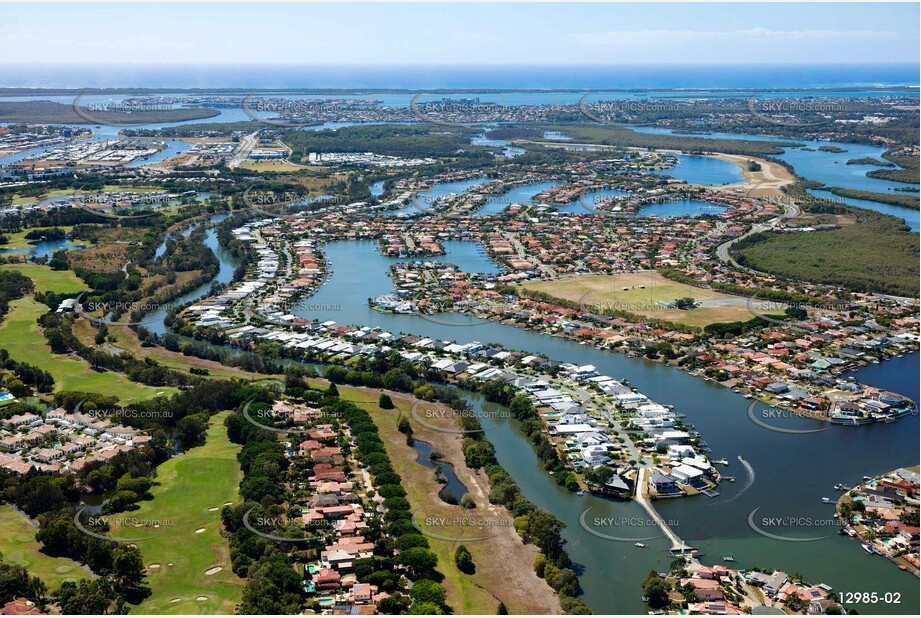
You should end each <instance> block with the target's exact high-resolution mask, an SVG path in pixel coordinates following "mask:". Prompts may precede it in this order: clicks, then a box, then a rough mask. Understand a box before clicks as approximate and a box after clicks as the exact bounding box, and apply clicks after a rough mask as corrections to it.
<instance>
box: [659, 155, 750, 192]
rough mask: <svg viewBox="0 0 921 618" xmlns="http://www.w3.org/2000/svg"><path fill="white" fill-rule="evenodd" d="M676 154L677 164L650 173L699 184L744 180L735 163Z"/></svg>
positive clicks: (714, 184) (723, 183)
mask: <svg viewBox="0 0 921 618" xmlns="http://www.w3.org/2000/svg"><path fill="white" fill-rule="evenodd" d="M676 156H677V157H678V165H676V166H675V167H673V168H670V169H667V170H656V171H654V172H652V173H653V174H657V175H659V176H670V177H672V178H677V179H679V180H683V181H685V182H687V183H689V184H699V185H713V186H718V185H730V184H732V183H735V182H742V181H743V180H744V178H743V177H742V170H741V169H740V168H739V166H738V165H736V164H735V163H730V162H729V161H721V160H720V159H714V158H711V157H701V156H696V155H684V154H682V155H676Z"/></svg>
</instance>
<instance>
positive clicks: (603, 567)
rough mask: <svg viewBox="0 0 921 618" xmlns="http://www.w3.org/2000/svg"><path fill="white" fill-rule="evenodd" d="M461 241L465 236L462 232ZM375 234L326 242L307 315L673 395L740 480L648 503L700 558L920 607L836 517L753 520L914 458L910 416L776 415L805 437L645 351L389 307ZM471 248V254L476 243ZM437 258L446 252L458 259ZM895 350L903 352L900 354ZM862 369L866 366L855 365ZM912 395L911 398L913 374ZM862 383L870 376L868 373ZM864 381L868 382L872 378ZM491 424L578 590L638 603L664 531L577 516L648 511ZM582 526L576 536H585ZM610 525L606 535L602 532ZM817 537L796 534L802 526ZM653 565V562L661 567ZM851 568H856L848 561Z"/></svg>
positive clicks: (811, 513)
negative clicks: (562, 546)
mask: <svg viewBox="0 0 921 618" xmlns="http://www.w3.org/2000/svg"><path fill="white" fill-rule="evenodd" d="M465 244H467V243H465ZM375 247H376V245H375V243H373V242H372V241H340V242H333V243H330V244H328V245H326V246H325V247H324V252H325V254H326V256H327V259H328V261H329V264H330V267H331V270H332V274H331V276H330V278H329V279H328V280H327V282H326V284H325V285H324V286H323V287H322V288H320V290H319V291H318V292H317V293H316V294H314V295H313V296H312V297H311V303H313V304H315V305H317V306H321V307H322V306H338V307H339V310H338V311H330V312H325V313H322V314H321V313H314V312H301V313H300V315H301V317H306V318H319V319H323V320H335V321H336V322H338V323H340V324H361V325H368V326H380V327H381V328H383V329H384V330H387V331H390V332H393V333H406V334H415V335H425V336H431V337H437V338H439V339H448V340H455V341H458V342H462V343H463V342H470V341H480V342H484V343H486V342H489V343H498V344H501V345H503V346H505V347H507V348H510V349H517V350H527V351H529V352H533V353H538V354H543V355H546V356H547V357H549V358H552V359H554V360H557V361H561V362H570V363H578V364H592V365H595V366H596V367H597V368H598V370H599V371H600V372H602V373H604V374H607V375H610V376H612V377H614V378H617V379H626V380H628V381H629V382H630V383H631V384H633V385H635V386H636V387H638V388H639V390H640V391H641V392H643V393H645V394H646V395H648V396H649V397H651V398H652V399H654V400H655V401H657V402H659V403H661V404H669V405H673V406H675V409H676V410H677V411H678V412H681V413H684V414H686V415H687V418H686V419H685V420H686V422H689V423H693V424H694V425H695V426H696V428H697V429H698V430H699V431H700V432H701V433H702V435H703V438H704V439H705V440H706V441H707V442H708V443H709V445H710V446H711V448H712V449H713V457H714V458H716V459H719V458H726V459H727V460H729V461H730V465H729V467H728V469H727V470H728V472H727V473H728V474H730V475H734V476H736V477H737V482H736V483H724V484H723V485H722V486H721V488H720V494H721V495H720V496H718V497H716V498H706V497H704V496H696V497H693V498H685V499H680V500H671V501H660V502H658V503H657V505H656V508H657V509H658V510H659V512H660V513H661V514H662V516H663V517H664V518H665V519H666V520H669V521H670V522H673V523H674V525H673V529H674V530H676V532H677V533H678V534H679V535H681V536H682V538H684V540H685V541H687V542H689V543H690V544H691V545H695V546H699V547H700V548H701V550H702V551H703V553H704V556H703V560H704V562H706V563H713V562H720V561H721V558H722V557H723V556H724V555H729V554H732V555H733V556H734V558H735V563H734V564H733V565H732V566H735V567H754V566H772V567H776V568H778V569H782V570H785V571H787V572H790V573H793V572H799V573H802V574H803V575H804V576H805V577H806V578H807V579H808V580H809V581H813V582H816V583H818V582H824V583H827V584H829V585H831V586H832V587H833V588H834V589H835V590H837V591H842V590H846V591H854V592H858V591H876V592H879V593H885V592H899V593H901V599H902V605H901V606H900V607H894V606H885V605H881V604H877V605H875V606H860V607H859V608H858V609H859V611H861V612H862V613H885V612H893V611H898V610H904V609H905V608H912V609H914V608H917V606H918V598H919V596H918V589H917V579H915V578H914V577H913V576H911V575H910V574H907V573H904V572H901V571H899V570H898V569H897V568H896V567H895V566H894V565H892V564H891V563H889V562H888V561H886V560H884V559H882V558H879V557H877V556H870V555H868V554H866V553H865V552H863V550H862V549H861V548H860V545H859V544H857V543H855V542H854V541H852V540H850V539H847V538H845V537H841V536H839V535H837V534H835V532H836V527H834V526H829V525H825V526H822V527H821V528H818V527H812V526H811V527H810V528H809V529H804V528H803V527H800V528H792V529H786V528H784V529H782V530H780V529H772V530H770V532H772V533H774V534H778V535H783V536H789V537H792V538H794V539H796V540H793V541H788V542H783V541H777V540H774V539H771V538H767V537H765V536H762V535H761V534H759V533H758V532H756V531H755V530H753V529H752V527H750V526H749V523H748V519H749V515H750V514H751V513H752V511H755V509H759V510H758V511H756V515H757V518H758V519H759V520H760V518H762V517H772V518H773V517H783V518H787V519H796V520H803V519H804V518H809V519H810V520H811V521H816V522H819V521H826V520H829V519H831V516H832V513H833V511H834V508H833V506H831V505H826V504H823V503H822V501H821V498H822V497H826V496H832V495H835V494H834V490H833V486H834V485H835V484H836V483H839V482H841V483H845V484H849V485H852V484H854V483H855V482H857V481H859V480H860V479H861V478H862V477H863V475H865V474H868V475H876V474H880V473H883V472H887V471H889V470H892V469H894V468H898V467H902V466H910V465H917V463H918V441H917V434H918V430H919V424H918V417H917V416H909V417H906V418H904V419H902V420H901V421H899V422H896V423H891V424H879V425H872V426H868V427H860V428H846V427H839V426H828V425H822V424H820V423H818V422H816V421H810V420H805V419H788V420H785V421H783V423H784V424H783V427H784V428H791V427H792V428H796V427H799V426H802V427H804V428H818V429H823V428H827V430H826V431H821V432H818V433H809V434H787V433H782V432H775V431H771V430H768V429H764V428H762V427H760V426H758V425H755V424H754V423H753V422H752V421H751V420H750V418H749V415H748V408H749V405H750V404H751V402H750V401H749V400H746V399H744V398H743V397H742V395H740V394H736V393H733V392H732V391H731V390H730V389H727V388H725V387H722V386H720V385H717V384H714V383H712V382H706V381H704V380H702V379H701V378H698V377H695V376H691V375H688V374H687V373H685V372H683V371H681V370H678V369H675V368H671V367H666V366H664V365H661V364H659V363H654V362H651V361H647V360H644V359H638V358H628V357H626V356H624V355H621V354H616V353H611V352H608V351H603V350H597V349H595V348H594V347H592V346H588V345H579V344H578V343H576V342H574V341H570V340H567V339H562V338H559V337H551V336H548V335H544V334H540V333H536V332H531V331H525V330H522V329H519V328H516V327H514V326H510V325H506V324H499V323H494V322H487V323H483V322H482V321H481V320H477V319H476V318H471V317H469V316H463V315H455V316H452V319H453V320H456V323H446V322H447V320H444V319H439V321H438V322H434V321H432V320H431V319H426V318H427V316H418V315H396V314H384V313H380V312H377V311H374V310H372V309H371V308H370V307H368V304H367V299H368V298H369V297H374V296H377V295H380V294H385V293H387V292H390V291H391V287H392V284H391V281H390V280H389V279H388V278H387V277H383V276H381V275H382V274H384V273H386V272H387V269H388V267H389V265H390V264H392V263H393V262H395V261H398V260H395V259H390V258H386V257H383V256H381V255H380V254H378V253H377V252H376V251H375ZM471 255H472V254H471ZM476 255H477V257H478V258H479V266H477V265H476V264H474V265H470V264H468V265H467V266H466V268H467V269H469V270H467V272H485V271H487V269H489V268H491V267H492V263H491V261H490V260H489V258H488V257H486V256H485V255H482V254H476ZM440 259H445V260H447V261H451V259H452V256H451V254H450V253H449V254H448V256H446V257H444V258H440ZM899 361H901V362H899ZM870 367H871V368H868V369H865V370H863V371H869V372H870V374H869V375H870V377H871V378H873V377H874V373H873V371H874V369H875V368H876V367H886V368H887V369H888V371H889V372H891V373H893V374H894V375H892V376H891V377H890V379H891V380H892V381H893V383H903V384H905V385H910V384H911V382H910V380H909V378H908V376H909V375H910V374H911V373H912V372H914V374H915V375H917V373H918V370H919V369H918V355H917V354H915V355H911V356H907V357H904V358H903V359H896V360H894V361H890V362H888V363H885V364H884V365H879V366H875V365H871V366H870ZM858 375H860V376H861V377H862V375H863V373H859V374H858ZM914 380H915V381H914V386H913V387H912V388H913V389H914V395H912V394H910V393H905V394H906V395H908V396H910V397H912V399H915V400H918V395H917V378H914ZM868 381H869V379H868ZM871 383H872V382H871ZM512 424H513V422H509V423H508V424H506V425H505V427H507V429H506V431H504V432H502V431H500V430H501V428H502V427H503V425H499V426H498V427H497V428H496V429H495V430H494V431H490V432H489V437H490V438H491V439H493V440H494V442H496V448H497V456H498V457H499V460H500V462H501V463H502V464H503V466H507V467H508V469H509V471H510V472H511V473H512V474H513V476H514V477H515V479H516V480H517V481H518V483H519V484H520V485H521V487H522V492H523V493H524V495H525V496H527V497H528V498H529V499H530V500H532V501H534V502H535V503H536V504H538V505H539V506H542V507H544V508H547V509H548V510H549V511H551V512H552V513H554V514H555V515H557V516H558V517H560V518H561V519H563V520H564V521H565V522H566V524H567V529H566V537H567V539H568V540H569V542H570V543H569V550H570V554H571V556H572V558H573V560H574V561H575V562H576V563H578V565H581V569H580V571H581V574H582V575H583V586H584V588H585V595H586V601H587V602H588V603H589V605H590V606H591V607H592V609H593V610H594V611H595V612H598V613H624V612H627V613H631V612H636V611H640V610H641V609H642V607H641V605H640V603H639V590H640V588H639V585H640V583H641V582H642V580H643V579H644V578H645V576H646V575H647V574H648V572H649V569H650V568H663V567H664V566H667V564H668V562H669V561H670V556H669V555H668V554H667V553H666V552H665V551H664V549H665V548H666V546H667V544H666V543H665V541H664V540H660V541H659V542H656V541H649V542H647V545H648V547H647V548H646V549H645V550H641V549H639V548H636V547H634V546H633V544H632V543H630V542H617V541H606V540H603V539H600V538H599V537H596V536H594V535H591V534H589V533H588V532H587V531H585V530H583V529H582V528H581V526H580V521H579V518H580V515H581V513H582V512H583V511H584V510H585V508H588V506H591V507H592V511H591V513H590V515H589V519H592V518H594V517H595V516H596V515H595V513H596V509H597V513H598V516H599V517H604V516H608V514H617V516H618V517H626V518H630V517H634V516H635V517H638V518H640V519H638V520H636V521H638V522H640V525H639V526H631V528H633V529H630V530H627V531H625V532H624V533H623V534H622V535H614V536H623V537H626V538H640V537H647V536H650V534H649V531H650V530H649V527H648V526H645V523H644V522H643V520H645V519H646V517H645V513H644V512H643V511H642V510H641V509H640V508H639V507H638V506H636V505H633V504H625V503H617V502H611V501H607V500H602V499H598V498H593V497H590V496H575V495H572V494H570V493H568V492H566V491H564V490H560V489H558V488H557V487H556V484H555V482H554V481H553V478H552V477H551V476H549V475H547V474H546V473H544V472H542V471H541V469H540V466H539V465H538V463H537V460H536V456H534V455H533V452H532V449H531V446H530V444H529V442H528V440H527V439H526V437H524V436H523V435H520V434H518V433H516V432H514V431H512V429H511V428H510V426H511V425H512ZM737 455H742V456H744V457H745V458H746V460H747V461H748V462H749V463H750V465H751V467H752V469H753V470H754V477H753V478H748V475H747V473H746V472H745V470H744V469H743V468H742V466H741V465H740V464H739V462H738V460H737V459H736V456H737ZM583 533H584V534H583ZM606 534H609V535H611V533H610V532H606ZM820 536H821V537H824V538H821V539H820V540H815V541H802V540H799V537H804V538H805V537H808V538H812V537H820ZM656 565H658V567H656ZM855 565H856V566H855Z"/></svg>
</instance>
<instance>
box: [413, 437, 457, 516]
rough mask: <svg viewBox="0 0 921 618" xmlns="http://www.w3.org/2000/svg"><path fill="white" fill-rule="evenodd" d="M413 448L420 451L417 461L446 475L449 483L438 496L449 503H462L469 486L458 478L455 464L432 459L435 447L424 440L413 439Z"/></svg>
mask: <svg viewBox="0 0 921 618" xmlns="http://www.w3.org/2000/svg"><path fill="white" fill-rule="evenodd" d="M410 446H411V447H413V449H414V450H415V451H416V452H417V453H419V457H417V458H416V461H417V462H418V463H419V464H420V465H423V466H425V467H426V468H428V469H430V470H437V471H438V472H440V473H441V474H443V475H444V477H445V479H446V480H447V483H445V484H444V486H443V487H442V488H441V490H440V491H439V492H438V497H439V498H441V499H442V500H444V501H445V502H447V503H449V504H460V501H461V498H463V497H464V494H466V493H467V487H466V486H465V485H464V484H463V483H462V482H461V480H460V479H459V478H457V474H456V473H455V472H454V464H451V463H448V462H446V461H438V460H433V459H432V453H433V452H434V451H435V449H434V447H432V445H431V444H429V443H428V442H425V441H423V440H415V439H414V440H413V441H412V444H410Z"/></svg>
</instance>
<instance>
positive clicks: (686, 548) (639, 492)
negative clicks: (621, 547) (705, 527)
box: [635, 468, 697, 555]
mask: <svg viewBox="0 0 921 618" xmlns="http://www.w3.org/2000/svg"><path fill="white" fill-rule="evenodd" d="M647 470H648V469H647V468H640V469H639V470H638V472H637V475H636V488H635V499H636V501H637V503H639V505H640V506H642V507H643V509H645V510H646V512H647V513H648V514H649V517H650V518H651V519H652V521H654V522H656V525H657V526H659V529H660V530H661V531H662V534H663V535H665V537H666V538H667V539H668V540H669V541H670V542H671V544H672V545H671V547H670V548H669V551H670V552H671V553H673V554H676V555H678V554H686V555H690V553H691V552H692V551H693V550H695V549H697V548H696V547H691V546H690V545H688V544H687V543H685V542H684V541H683V540H682V539H681V537H679V536H678V534H677V533H676V532H675V531H674V530H672V529H671V527H669V525H668V524H667V523H666V522H665V520H664V519H662V516H661V515H659V513H658V511H656V509H655V508H653V506H652V503H651V502H650V501H649V498H648V497H647V496H646V491H645V488H646V471H647Z"/></svg>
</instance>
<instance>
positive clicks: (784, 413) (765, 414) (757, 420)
mask: <svg viewBox="0 0 921 618" xmlns="http://www.w3.org/2000/svg"><path fill="white" fill-rule="evenodd" d="M759 406H764V404H763V403H761V402H759V401H754V402H752V404H751V405H750V406H748V419H749V420H750V421H751V422H753V423H754V424H755V425H758V426H759V427H761V428H763V429H767V430H770V431H775V432H777V433H786V434H810V433H819V432H822V431H828V430H829V429H831V427H821V428H819V429H795V428H790V427H780V426H778V424H777V423H778V422H783V421H784V420H791V419H805V418H808V417H807V416H806V415H804V414H800V413H797V412H796V411H795V410H788V409H787V408H776V407H762V408H760V409H758V408H759ZM772 421H773V422H772Z"/></svg>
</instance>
